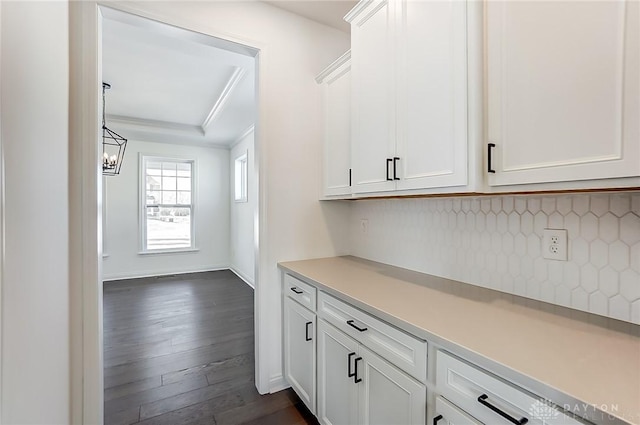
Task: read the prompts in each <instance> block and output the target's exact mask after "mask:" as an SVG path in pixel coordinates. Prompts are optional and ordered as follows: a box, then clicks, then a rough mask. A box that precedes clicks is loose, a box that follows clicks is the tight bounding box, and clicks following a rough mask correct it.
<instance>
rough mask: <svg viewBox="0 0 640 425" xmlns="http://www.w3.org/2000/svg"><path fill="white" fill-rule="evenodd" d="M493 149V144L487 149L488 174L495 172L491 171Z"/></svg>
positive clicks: (494, 145)
mask: <svg viewBox="0 0 640 425" xmlns="http://www.w3.org/2000/svg"><path fill="white" fill-rule="evenodd" d="M495 147H496V144H495V143H489V145H488V147H487V172H489V173H495V172H496V170H494V169H493V159H492V154H493V148H495Z"/></svg>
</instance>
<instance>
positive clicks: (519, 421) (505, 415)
mask: <svg viewBox="0 0 640 425" xmlns="http://www.w3.org/2000/svg"><path fill="white" fill-rule="evenodd" d="M488 398H489V396H488V395H486V394H482V395H481V396H480V397H478V402H479V403H480V404H482V405H483V406H485V407H488V408H489V409H491V410H493V411H494V412H496V413H497V414H498V415H500V416H502V417H503V418H505V419H506V420H508V421H509V422H511V423H513V424H516V425H524V424H526V423H527V422H529V419H527V418H525V417H523V418H522V419H516V418H514V417H513V416H511V415H510V414H508V413H506V412H504V411H502V410H501V409H498V408H497V407H496V406H494V405H493V404H491V403H489V402H488V401H487V399H488Z"/></svg>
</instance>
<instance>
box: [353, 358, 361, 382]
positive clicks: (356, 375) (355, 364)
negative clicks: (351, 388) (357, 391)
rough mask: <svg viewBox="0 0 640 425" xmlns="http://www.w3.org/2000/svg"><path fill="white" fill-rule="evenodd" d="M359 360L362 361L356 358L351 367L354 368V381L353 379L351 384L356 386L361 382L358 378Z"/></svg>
mask: <svg viewBox="0 0 640 425" xmlns="http://www.w3.org/2000/svg"><path fill="white" fill-rule="evenodd" d="M360 360H362V357H357V358H356V361H355V362H353V366H354V368H355V371H354V372H353V378H354V379H353V382H355V383H356V384H357V383H358V382H362V379H360V378H358V362H359V361H360Z"/></svg>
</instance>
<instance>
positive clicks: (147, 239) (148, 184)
mask: <svg viewBox="0 0 640 425" xmlns="http://www.w3.org/2000/svg"><path fill="white" fill-rule="evenodd" d="M193 168H194V161H191V160H176V159H167V158H158V157H148V156H144V157H142V173H141V177H142V182H141V183H142V188H141V189H142V193H143V199H142V208H141V211H142V219H141V221H142V223H143V229H142V230H143V231H142V233H143V241H142V245H143V246H142V251H143V252H151V251H174V250H184V249H192V248H194V244H193V224H194V223H193V183H194V182H193Z"/></svg>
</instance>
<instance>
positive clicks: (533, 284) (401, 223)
mask: <svg viewBox="0 0 640 425" xmlns="http://www.w3.org/2000/svg"><path fill="white" fill-rule="evenodd" d="M361 219H367V220H368V221H369V222H368V226H367V232H366V233H364V232H363V231H362V227H361V226H360V220H361ZM350 222H351V223H350V224H351V225H350V229H351V230H350V232H351V235H350V240H351V254H353V255H356V256H359V257H363V258H368V259H371V260H375V261H380V262H383V263H387V264H393V265H396V266H400V267H405V268H408V269H412V270H417V271H421V272H424V273H429V274H433V275H437V276H442V277H446V278H450V279H455V280H460V281H463V282H467V283H470V284H473V285H478V286H484V287H487V288H491V289H496V290H499V291H504V292H508V293H512V294H516V295H521V296H525V297H529V298H534V299H538V300H541V301H547V302H551V303H554V304H559V305H562V306H566V307H571V308H575V309H578V310H584V311H589V312H592V313H595V314H600V315H603V316H608V317H613V318H616V319H620V320H625V321H628V322H633V323H637V324H640V192H624V193H612V194H572V195H553V196H552V195H545V196H537V195H528V196H485V197H477V198H476V197H459V198H426V199H388V200H363V201H357V202H353V203H352V204H351V216H350ZM545 228H559V229H567V233H568V242H569V246H568V248H569V261H566V262H560V261H554V260H546V259H544V258H542V253H541V248H542V247H541V244H542V231H543V229H545Z"/></svg>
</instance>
